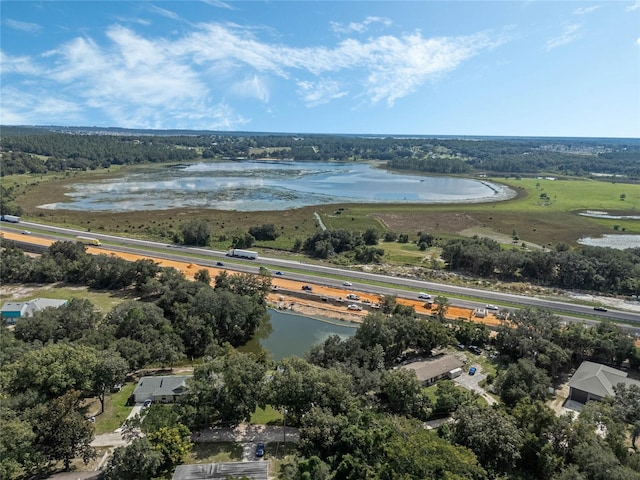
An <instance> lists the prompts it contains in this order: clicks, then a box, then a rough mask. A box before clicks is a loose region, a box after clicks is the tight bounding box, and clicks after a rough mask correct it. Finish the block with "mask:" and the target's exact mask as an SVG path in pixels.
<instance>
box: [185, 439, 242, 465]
mask: <svg viewBox="0 0 640 480" xmlns="http://www.w3.org/2000/svg"><path fill="white" fill-rule="evenodd" d="M239 461H242V445H240V444H239V443H231V442H207V443H196V444H194V446H193V448H192V449H191V452H190V453H189V455H187V457H186V458H185V462H184V463H219V462H239Z"/></svg>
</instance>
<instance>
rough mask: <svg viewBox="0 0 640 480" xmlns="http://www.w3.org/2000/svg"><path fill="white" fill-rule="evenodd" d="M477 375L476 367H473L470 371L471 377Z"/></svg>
mask: <svg viewBox="0 0 640 480" xmlns="http://www.w3.org/2000/svg"><path fill="white" fill-rule="evenodd" d="M475 374H476V367H471V368H470V369H469V375H475Z"/></svg>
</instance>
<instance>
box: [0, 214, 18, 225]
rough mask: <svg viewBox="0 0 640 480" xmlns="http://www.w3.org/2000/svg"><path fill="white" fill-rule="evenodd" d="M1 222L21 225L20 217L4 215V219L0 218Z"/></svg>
mask: <svg viewBox="0 0 640 480" xmlns="http://www.w3.org/2000/svg"><path fill="white" fill-rule="evenodd" d="M0 220H2V221H3V222H9V223H20V217H17V216H15V215H2V217H0Z"/></svg>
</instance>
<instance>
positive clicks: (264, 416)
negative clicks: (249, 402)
mask: <svg viewBox="0 0 640 480" xmlns="http://www.w3.org/2000/svg"><path fill="white" fill-rule="evenodd" d="M249 423H251V424H253V425H282V413H281V412H279V411H278V410H276V409H275V408H273V407H272V406H271V405H267V407H266V408H264V409H262V408H256V411H255V412H253V415H251V419H250V420H249Z"/></svg>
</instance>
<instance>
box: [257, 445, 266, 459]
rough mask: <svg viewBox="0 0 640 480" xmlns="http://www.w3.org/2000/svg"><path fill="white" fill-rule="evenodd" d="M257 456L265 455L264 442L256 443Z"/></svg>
mask: <svg viewBox="0 0 640 480" xmlns="http://www.w3.org/2000/svg"><path fill="white" fill-rule="evenodd" d="M256 457H264V443H259V444H258V445H256Z"/></svg>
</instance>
